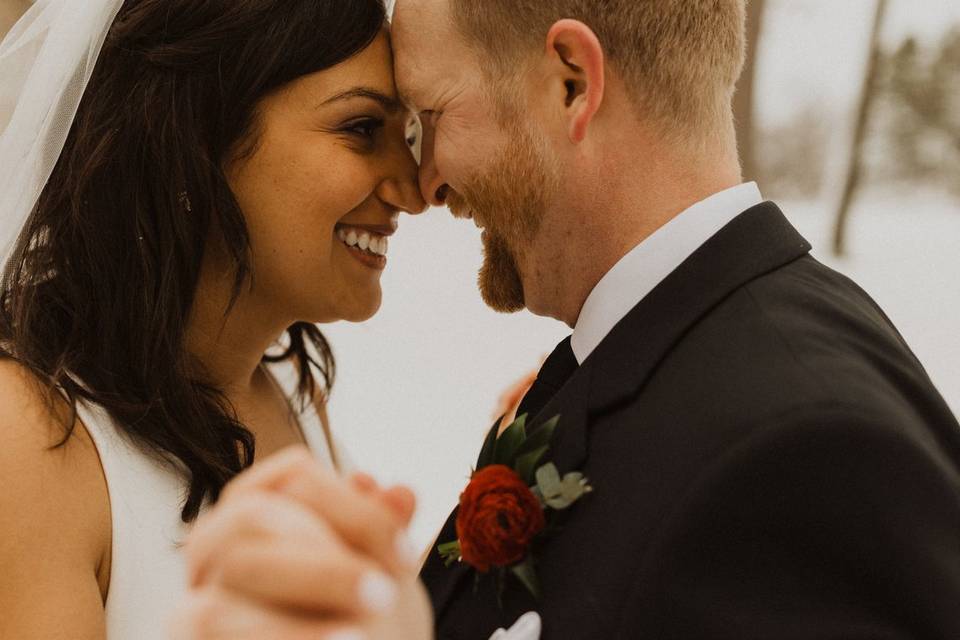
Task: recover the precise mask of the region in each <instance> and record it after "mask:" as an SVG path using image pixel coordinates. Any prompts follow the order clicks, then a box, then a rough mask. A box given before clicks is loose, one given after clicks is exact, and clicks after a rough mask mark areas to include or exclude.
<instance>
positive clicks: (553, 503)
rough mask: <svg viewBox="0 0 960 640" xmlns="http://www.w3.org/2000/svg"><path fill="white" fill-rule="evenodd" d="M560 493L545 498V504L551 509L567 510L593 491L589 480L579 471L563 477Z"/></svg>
mask: <svg viewBox="0 0 960 640" xmlns="http://www.w3.org/2000/svg"><path fill="white" fill-rule="evenodd" d="M558 489H559V490H558V491H556V492H552V493H550V494H549V495H546V496H544V503H545V504H546V505H547V506H548V507H550V508H551V509H558V510H561V509H566V508H568V507H569V506H570V505H572V504H573V503H574V502H576V501H577V500H579V499H580V498H582V497H583V496H584V494H587V493H590V492H591V491H593V487H591V486H590V485H589V484H588V482H587V479H586V478H584V477H583V474H582V473H580V472H579V471H573V472H571V473H568V474H567V475H565V476H564V477H563V480H562V481H561V482H560V485H559V487H558Z"/></svg>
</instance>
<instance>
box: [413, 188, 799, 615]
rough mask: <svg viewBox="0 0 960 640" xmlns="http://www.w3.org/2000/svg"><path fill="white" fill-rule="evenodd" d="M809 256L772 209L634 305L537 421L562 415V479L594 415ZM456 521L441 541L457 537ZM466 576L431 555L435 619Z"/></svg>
mask: <svg viewBox="0 0 960 640" xmlns="http://www.w3.org/2000/svg"><path fill="white" fill-rule="evenodd" d="M810 249H811V247H810V244H809V243H808V242H807V241H806V240H804V239H803V237H802V236H800V234H799V233H798V232H797V231H796V230H795V229H794V228H793V226H791V225H790V223H789V221H787V219H786V217H784V215H783V213H782V212H781V211H780V209H779V208H778V207H777V206H776V205H774V204H773V203H771V202H765V203H763V204H761V205H758V206H756V207H753V208H751V209H749V210H747V211H746V212H744V213H742V214H741V215H740V216H738V217H737V218H736V219H734V220H733V221H732V222H730V224H728V225H727V226H726V227H724V228H723V229H722V230H720V231H719V232H718V233H717V234H716V235H715V236H713V237H712V238H711V239H710V240H708V241H707V242H706V243H705V244H704V245H703V246H701V247H700V248H699V249H698V250H697V251H696V252H694V253H693V255H691V256H690V257H689V258H688V259H687V260H686V261H684V262H683V264H681V265H680V266H679V267H678V268H677V269H676V270H675V271H674V272H673V273H671V274H670V275H669V276H668V277H667V278H666V279H664V281H663V282H661V283H660V285H658V286H657V287H656V288H655V289H654V290H653V291H652V292H651V293H650V294H649V295H648V296H647V297H646V298H644V299H643V300H642V301H641V302H640V303H639V304H637V306H635V307H634V308H633V309H632V310H631V311H630V313H628V314H627V316H626V317H624V318H623V319H622V320H621V321H620V322H619V323H618V324H617V325H616V326H615V327H614V328H613V330H612V331H611V332H610V334H609V335H607V336H606V338H604V340H603V341H602V342H601V343H600V345H599V346H598V347H597V348H596V349H595V350H594V352H593V353H592V354H591V355H590V357H588V358H587V359H586V361H584V363H583V364H582V365H581V366H580V367H579V369H577V371H576V372H575V373H574V374H573V376H572V377H571V378H570V380H569V381H568V382H567V383H566V384H565V385H564V386H563V388H562V389H560V391H559V392H557V394H556V395H555V396H554V397H553V398H552V399H551V400H550V402H548V403H547V405H546V406H545V407H544V408H543V410H542V411H540V413H539V414H537V416H535V417H534V419H533V421H532V422H531V427H530V428H531V429H536V428H537V427H538V426H539V425H540V424H542V423H543V422H545V421H547V420H549V419H551V418H553V417H554V416H557V415H559V416H560V422H559V425H558V427H557V430H556V433H555V434H554V437H553V443H552V445H551V448H550V452H549V454H548V458H549V459H550V460H552V461H553V462H554V463H555V464H556V465H557V467H558V469H559V470H560V472H561V473H566V472H569V471H573V470H577V469H581V468H583V465H584V463H585V462H586V459H587V455H588V443H589V428H590V422H591V418H592V417H593V416H595V415H597V414H600V413H602V412H604V411H609V410H611V409H612V408H615V407H616V406H617V405H619V404H620V403H622V402H623V401H625V400H628V399H630V398H633V397H635V396H636V394H637V393H638V392H639V391H640V390H641V389H642V387H643V386H644V384H645V383H646V382H647V380H648V379H649V378H650V376H651V375H652V374H653V372H654V371H655V370H656V367H657V365H658V364H659V363H660V362H661V361H662V360H663V358H664V357H665V356H666V355H667V354H668V353H669V352H670V350H671V349H672V348H673V346H674V345H676V344H677V343H678V342H679V341H680V340H681V339H682V337H683V335H684V334H685V333H686V332H687V331H688V330H689V329H690V328H691V327H692V326H693V325H694V324H696V322H697V321H698V320H699V319H700V318H702V317H703V316H704V315H706V314H708V313H709V312H710V311H711V310H712V309H713V308H714V307H716V306H717V305H718V304H719V303H720V302H722V301H723V300H724V299H725V298H726V297H727V296H729V295H730V294H731V293H733V292H734V291H736V290H737V289H739V288H740V287H742V286H743V285H745V284H747V283H748V282H750V281H751V280H754V279H756V278H758V277H760V276H762V275H764V274H766V273H769V272H771V271H773V270H775V269H777V268H779V267H782V266H784V265H786V264H788V263H790V262H793V261H794V260H796V259H798V258H800V257H802V256H804V255H806V254H807V253H808V252H809V251H810ZM456 514H457V512H456V510H455V511H454V512H453V514H451V516H450V518H449V519H448V520H447V523H446V525H445V526H444V528H443V532H442V533H441V537H440V538H439V539H438V540H439V541H441V542H447V541H448V540H454V539H455V538H456V527H455V523H456ZM469 576H470V571H469V567H466V566H464V565H462V564H458V565H454V566H452V567H444V566H443V562H442V560H441V559H440V556H439V554H438V553H437V552H436V550H435V549H434V550H433V551H431V554H430V557H429V559H428V560H427V563H426V565H425V566H424V570H423V572H422V574H421V577H422V578H423V580H424V582H425V583H426V584H427V586H428V587H429V589H430V593H431V599H432V601H433V606H434V611H435V613H436V616H437V617H438V618H439V617H440V616H441V615H442V613H443V611H444V609H445V608H446V606H447V604H448V603H449V602H450V599H451V598H452V597H453V596H454V595H455V594H456V593H457V592H458V589H459V587H460V585H461V584H462V583H463V582H464V581H465V580H466V579H467V578H468V577H469Z"/></svg>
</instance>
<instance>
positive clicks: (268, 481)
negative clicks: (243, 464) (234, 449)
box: [220, 445, 320, 502]
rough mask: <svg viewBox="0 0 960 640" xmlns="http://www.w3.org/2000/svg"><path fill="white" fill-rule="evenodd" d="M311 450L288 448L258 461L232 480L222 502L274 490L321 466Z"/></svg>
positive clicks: (225, 490)
mask: <svg viewBox="0 0 960 640" xmlns="http://www.w3.org/2000/svg"><path fill="white" fill-rule="evenodd" d="M319 464H320V463H319V462H317V460H316V458H314V457H313V454H311V453H310V450H309V449H307V448H306V447H305V446H303V445H296V446H292V447H287V448H286V449H283V450H281V451H280V452H278V453H275V454H273V455H272V456H269V457H267V458H264V459H263V460H258V461H257V464H255V465H253V466H252V467H250V468H249V469H247V470H245V471H244V472H243V473H241V474H240V475H238V476H237V477H236V478H234V479H233V480H231V481H230V482H229V483H228V484H227V486H226V488H225V489H224V491H223V493H222V494H221V496H220V502H222V501H224V500H225V499H228V498H230V497H232V496H233V495H235V494H239V493H245V492H247V491H251V490H252V491H259V490H262V489H273V488H276V487H277V486H279V485H281V484H283V483H284V482H287V481H288V480H289V479H290V478H291V477H294V476H296V475H298V474H300V473H303V470H304V469H307V468H310V467H314V466H317V465H319Z"/></svg>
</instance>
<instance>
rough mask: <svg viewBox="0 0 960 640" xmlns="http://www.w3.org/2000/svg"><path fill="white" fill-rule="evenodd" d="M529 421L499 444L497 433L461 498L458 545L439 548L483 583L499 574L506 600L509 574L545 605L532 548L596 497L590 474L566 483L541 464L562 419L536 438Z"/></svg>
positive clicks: (520, 421) (568, 478)
mask: <svg viewBox="0 0 960 640" xmlns="http://www.w3.org/2000/svg"><path fill="white" fill-rule="evenodd" d="M526 421H527V416H526V415H523V416H520V417H519V418H517V420H516V421H514V422H513V424H511V425H510V426H509V427H508V428H507V429H506V431H504V432H503V434H502V435H501V436H500V437H499V438H498V437H497V433H496V430H493V431H491V433H490V436H488V437H487V440H486V442H484V444H483V449H482V450H481V452H480V458H479V461H478V463H477V469H476V470H475V471H474V472H473V474H472V475H471V478H470V484H468V485H467V488H466V489H464V490H463V493H462V494H460V510H459V512H458V513H457V540H455V541H453V542H447V543H444V544H441V545H440V546H439V547H437V551H438V552H439V553H440V555H441V556H442V557H443V559H444V561H445V562H446V564H447V566H450V565H452V564H454V563H455V562H463V563H466V564H467V565H469V566H470V567H472V568H473V569H474V570H475V571H476V572H477V579H478V580H479V577H480V575H484V574H490V573H492V574H493V576H494V578H495V579H496V581H497V587H498V588H497V594H498V598H499V596H500V594H501V593H502V592H503V588H504V585H505V582H506V579H507V576H508V575H513V576H515V577H516V578H517V579H519V580H520V582H521V583H522V584H523V585H524V586H525V587H526V588H527V589H528V590H529V591H530V593H532V594H533V596H534V597H535V598H538V599H539V598H540V583H539V581H538V579H537V573H536V561H535V558H534V556H533V553H532V548H533V547H534V546H535V544H536V543H537V542H538V541H540V540H542V539H543V538H544V537H545V536H546V535H547V532H548V531H549V524H550V521H551V520H552V516H553V515H554V514H555V513H556V512H558V511H562V510H564V509H567V508H569V507H570V506H571V505H572V504H573V503H575V502H576V501H577V500H579V499H580V498H582V497H583V496H584V495H585V494H587V493H590V492H591V491H592V490H593V489H592V487H591V486H590V484H589V483H588V482H587V479H586V478H585V477H584V476H583V474H582V473H579V472H572V473H568V474H566V475H565V476H563V477H560V473H559V471H558V470H557V467H556V466H555V465H554V464H553V463H547V464H544V465H541V464H540V461H541V460H542V458H543V456H544V455H546V453H547V450H548V449H549V448H550V438H551V437H552V436H553V432H554V430H555V429H556V427H557V424H558V423H559V421H560V416H556V417H554V418H553V419H551V420H550V421H549V422H547V423H545V424H544V425H543V426H541V427H540V428H538V429H537V430H536V431H534V432H533V433H532V434H529V435H528V434H527V430H526Z"/></svg>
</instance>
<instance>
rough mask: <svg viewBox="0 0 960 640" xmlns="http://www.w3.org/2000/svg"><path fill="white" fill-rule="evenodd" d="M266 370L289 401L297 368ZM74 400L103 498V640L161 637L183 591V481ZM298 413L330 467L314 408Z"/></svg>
mask: <svg viewBox="0 0 960 640" xmlns="http://www.w3.org/2000/svg"><path fill="white" fill-rule="evenodd" d="M270 373H272V374H273V377H274V379H275V380H276V381H277V383H278V384H279V386H280V387H281V389H282V390H283V392H284V395H285V396H286V397H287V398H290V399H292V398H294V397H295V390H296V381H297V372H296V370H295V367H294V366H293V364H292V363H291V362H289V361H287V362H281V363H277V364H274V365H271V366H270ZM78 405H79V406H78V414H79V417H80V419H81V420H82V421H83V424H84V426H85V427H86V428H87V431H88V432H89V433H90V436H91V438H92V439H93V442H94V443H95V444H96V447H97V452H98V453H99V455H100V463H101V465H102V467H103V473H104V476H105V478H106V481H107V490H108V492H109V495H110V512H111V519H112V527H113V536H112V544H111V568H110V588H109V591H108V593H107V601H106V621H107V625H106V626H107V640H133V639H136V640H161V639H166V638H169V636H170V627H171V616H172V615H173V612H174V610H175V608H176V606H177V605H178V604H179V603H180V602H181V601H182V599H183V597H184V595H185V594H186V591H187V581H186V561H185V558H184V556H183V554H182V553H181V545H182V542H183V540H184V538H185V536H186V534H187V531H188V526H187V525H185V524H184V523H183V521H182V520H181V519H180V510H181V508H182V506H183V500H184V498H185V496H186V488H187V485H186V482H185V481H184V480H183V478H182V476H181V475H180V474H179V473H177V472H176V470H175V469H174V468H173V467H172V466H169V465H165V464H163V463H161V462H159V461H157V460H156V459H155V458H153V457H151V456H149V455H147V454H146V453H144V452H143V451H141V450H140V449H138V448H137V447H136V446H135V445H134V444H132V443H131V442H130V441H129V440H128V439H127V438H126V437H125V436H124V435H123V433H122V432H121V431H119V430H118V429H117V427H116V426H115V424H114V421H113V420H112V418H111V417H110V416H109V415H108V414H107V413H106V412H105V411H104V410H103V409H101V408H100V407H98V406H95V405H90V404H85V403H78ZM291 406H299V403H296V404H294V403H293V402H291ZM298 418H299V422H300V428H301V431H302V433H303V437H304V440H305V441H306V442H307V445H308V446H309V447H310V449H311V451H312V452H313V453H314V454H315V455H316V457H317V458H318V459H319V460H320V461H321V462H322V463H324V464H329V465H331V466H332V465H333V464H334V460H335V459H336V451H334V450H333V447H334V445H332V444H331V440H330V439H329V433H328V431H327V430H326V428H325V427H324V425H323V423H322V421H321V420H320V416H319V415H318V414H317V411H316V409H315V407H314V406H313V405H312V404H311V403H307V407H306V409H305V410H304V411H303V412H301V413H299V415H298Z"/></svg>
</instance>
